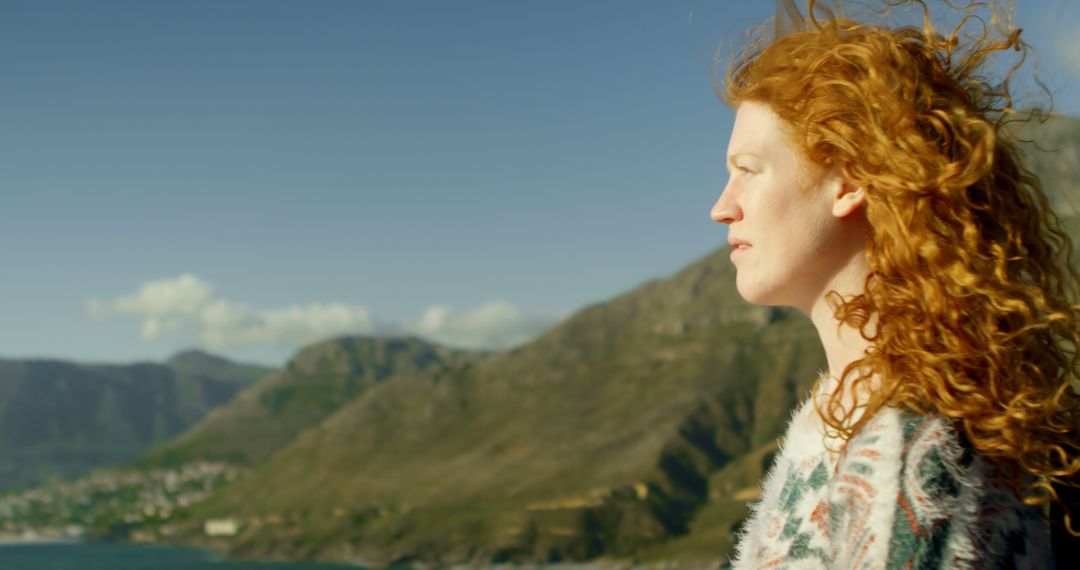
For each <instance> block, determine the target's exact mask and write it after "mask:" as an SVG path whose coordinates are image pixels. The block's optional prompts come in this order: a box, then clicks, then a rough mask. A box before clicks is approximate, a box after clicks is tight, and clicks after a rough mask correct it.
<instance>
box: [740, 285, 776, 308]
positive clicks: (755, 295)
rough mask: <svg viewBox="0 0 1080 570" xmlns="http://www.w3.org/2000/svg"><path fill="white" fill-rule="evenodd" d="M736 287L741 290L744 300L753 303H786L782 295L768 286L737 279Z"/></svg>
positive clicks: (773, 304) (771, 304)
mask: <svg viewBox="0 0 1080 570" xmlns="http://www.w3.org/2000/svg"><path fill="white" fill-rule="evenodd" d="M735 289H736V290H738V291H739V296H740V297H742V298H743V300H744V301H746V302H747V303H750V304H753V305H768V306H776V305H785V304H787V303H784V302H783V300H782V299H780V298H779V297H781V296H780V295H777V292H776V291H774V290H771V289H769V288H767V287H761V286H755V285H751V284H746V283H740V282H739V281H738V280H737V279H736V281H735Z"/></svg>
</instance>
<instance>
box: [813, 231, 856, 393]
mask: <svg viewBox="0 0 1080 570" xmlns="http://www.w3.org/2000/svg"><path fill="white" fill-rule="evenodd" d="M869 274H870V264H869V263H867V261H866V257H865V255H864V254H863V252H862V251H861V249H860V250H859V251H858V252H857V253H856V254H854V255H852V257H851V258H850V259H849V260H848V263H846V264H845V265H844V268H843V269H842V270H841V271H839V272H837V273H836V274H835V276H834V277H833V279H831V280H830V282H829V283H828V286H827V287H826V288H825V289H824V290H823V291H822V292H821V294H820V295H818V296H817V297H816V298H815V300H814V302H813V303H812V305H811V306H810V307H809V308H804V312H805V313H807V315H808V316H809V317H810V320H811V321H813V323H814V328H816V329H817V332H818V337H819V338H820V339H821V345H822V347H824V349H825V359H826V361H827V362H828V365H829V371H828V373H829V376H831V377H832V381H831V382H830V383H829V386H827V387H825V388H824V390H825V392H826V393H831V392H832V390H833V389H835V388H836V382H837V381H838V379H839V378H840V377H841V376H842V375H843V373H844V370H845V369H846V368H847V366H848V365H849V364H851V363H852V362H854V361H856V360H858V359H860V358H862V357H863V356H864V355H865V354H866V351H867V349H869V348H871V347H872V346H873V345H872V344H871V343H870V341H868V340H866V339H865V338H863V336H862V333H861V332H860V331H859V330H858V329H857V328H855V327H852V326H850V325H848V324H846V323H841V322H840V321H839V320H837V318H836V316H835V315H834V313H833V307H831V306H830V304H829V302H828V300H827V298H826V295H827V294H828V293H829V292H831V291H836V292H837V293H839V294H840V295H841V296H842V297H843V298H845V299H847V298H849V297H851V296H853V295H857V294H860V293H862V292H863V291H864V287H865V284H866V277H867V276H868V275H869ZM872 325H873V321H871V326H872ZM871 331H872V329H871ZM847 389H848V387H845V390H847ZM844 400H845V406H847V405H850V403H851V402H852V397H851V395H850V394H848V396H847V397H845V398H844Z"/></svg>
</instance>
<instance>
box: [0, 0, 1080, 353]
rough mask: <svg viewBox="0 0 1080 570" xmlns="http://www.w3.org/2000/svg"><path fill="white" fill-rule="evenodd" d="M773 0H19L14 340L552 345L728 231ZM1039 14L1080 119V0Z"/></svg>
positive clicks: (76, 347)
mask: <svg viewBox="0 0 1080 570" xmlns="http://www.w3.org/2000/svg"><path fill="white" fill-rule="evenodd" d="M771 7H772V3H761V5H758V6H757V7H753V6H748V3H735V2H722V1H720V0H711V1H694V0H682V1H660V0H656V1H652V2H644V1H621V0H610V1H600V0H586V1H545V2H532V3H526V2H505V1H475V0H469V1H465V0H461V1H454V2H436V1H428V2H421V1H400V2H391V1H389V0H387V1H344V0H342V1H308V2H299V1H295V2H283V1H274V0H229V1H184V2H162V1H126V2H120V1H109V0H101V1H96V2H80V1H71V2H60V1H51V0H33V1H30V0H25V1H22V0H20V1H14V0H0V77H3V87H2V88H0V101H2V102H3V105H2V106H0V125H2V128H0V192H2V193H3V204H4V208H3V210H2V212H3V223H2V224H0V239H2V241H3V243H4V244H5V246H4V247H3V248H2V250H0V356H3V357H7V358H26V357H53V358H64V359H73V360H81V361H93V362H129V361H134V360H161V359H164V358H166V357H168V356H169V355H171V354H173V353H174V352H176V351H178V350H180V349H183V348H186V347H191V346H201V347H203V348H205V349H207V350H211V351H213V352H216V353H219V354H223V355H227V356H230V357H233V358H237V359H242V360H249V361H257V362H264V363H268V364H275V365H277V364H281V363H283V362H284V360H285V359H286V358H287V357H288V356H289V355H290V354H292V353H293V351H295V350H296V349H297V348H298V347H300V346H303V345H305V344H307V343H310V342H313V341H315V340H318V339H319V338H323V337H327V336H335V335H338V334H347V333H354V334H394V333H401V332H408V333H414V334H421V335H424V336H426V337H428V338H431V339H433V340H436V341H439V342H444V343H448V344H455V345H459V346H472V347H500V346H507V345H512V344H514V343H520V342H523V341H525V340H527V339H528V338H530V337H532V336H533V335H535V334H536V333H537V332H538V331H540V330H543V329H544V328H546V327H548V326H550V325H551V324H553V323H555V322H557V321H558V320H559V319H560V318H563V317H565V316H566V315H568V314H571V313H572V312H574V311H576V310H578V309H580V308H581V307H583V306H585V305H588V304H592V303H596V302H601V301H603V300H605V299H608V298H610V297H612V296H614V295H617V294H619V293H621V292H623V291H626V290H628V289H630V288H632V287H634V286H636V285H638V284H639V283H641V282H642V281H644V280H646V279H650V278H655V277H663V276H666V275H668V274H670V273H672V272H674V271H676V270H678V269H679V268H680V267H682V266H684V265H685V264H687V263H689V262H691V261H693V260H695V259H697V258H699V257H700V256H702V255H705V254H707V253H708V252H710V251H712V250H713V249H715V248H717V247H719V246H721V245H722V244H723V243H724V239H725V232H724V231H723V228H721V227H720V226H717V225H715V224H713V223H712V222H710V221H709V219H708V210H709V208H710V206H711V205H712V203H713V201H714V200H715V199H716V197H717V195H718V193H719V191H720V189H721V188H722V187H723V183H724V179H725V172H724V166H723V155H724V147H725V144H726V140H727V135H728V130H729V129H730V124H731V120H732V112H731V111H730V110H728V109H726V108H725V107H724V106H723V105H722V104H721V103H720V102H719V101H718V100H717V99H716V98H715V97H714V95H713V93H712V86H711V72H712V62H713V57H714V54H715V51H716V48H717V47H718V46H719V45H720V44H721V42H723V41H731V39H732V38H733V37H735V36H737V35H738V34H741V33H742V32H743V31H744V30H746V29H747V28H748V27H750V26H752V25H754V24H756V23H758V22H759V21H760V20H761V19H762V18H764V17H765V16H767V15H768V14H769V13H770V11H771ZM1017 21H1018V23H1019V25H1020V26H1021V27H1023V28H1025V32H1024V34H1025V36H1026V37H1028V38H1029V41H1030V42H1031V43H1033V44H1034V45H1035V47H1036V49H1037V50H1038V53H1039V55H1040V58H1041V60H1040V76H1041V77H1042V78H1043V80H1044V81H1045V82H1046V83H1047V84H1048V85H1049V86H1050V88H1051V89H1052V90H1053V91H1054V93H1055V97H1056V107H1057V108H1058V109H1059V110H1061V111H1063V112H1067V113H1070V114H1074V115H1075V114H1080V39H1077V37H1076V34H1075V30H1076V29H1080V6H1078V5H1077V4H1076V3H1075V2H1067V1H1065V0H1057V1H1051V0H1048V1H1045V2H1020V3H1018V6H1017ZM1070 44H1071V45H1070Z"/></svg>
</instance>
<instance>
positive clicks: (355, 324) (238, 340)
mask: <svg viewBox="0 0 1080 570" xmlns="http://www.w3.org/2000/svg"><path fill="white" fill-rule="evenodd" d="M213 291H214V289H213V287H212V286H211V285H210V284H208V283H206V282H205V281H202V280H201V279H199V278H198V277H195V276H194V275H190V274H183V275H180V276H179V277H175V278H171V279H159V280H156V281H148V282H146V283H144V284H142V285H141V286H139V288H138V289H137V290H136V291H135V292H134V293H131V294H129V295H123V296H120V297H116V298H114V299H112V300H109V301H102V300H99V299H91V300H90V301H88V302H87V303H86V311H87V313H89V314H90V315H94V316H106V315H115V314H120V315H128V316H133V317H141V318H142V319H143V321H142V325H141V326H140V328H139V338H140V339H142V340H145V341H149V340H154V339H156V338H159V337H161V336H163V335H165V334H167V333H170V332H173V331H175V330H177V329H178V328H179V327H180V325H181V324H185V323H187V324H192V325H194V327H195V335H196V336H197V338H198V341H199V342H200V344H201V345H202V346H204V347H205V348H209V349H226V348H237V347H244V346H257V345H274V346H287V347H294V348H295V347H300V346H303V345H305V344H309V343H312V342H317V341H320V340H323V339H326V338H330V337H334V336H341V335H346V334H371V333H372V332H374V330H375V326H374V320H373V319H372V317H371V314H370V312H369V311H368V309H367V308H366V307H359V306H350V305H345V304H342V303H313V304H310V305H307V306H300V305H292V306H290V307H286V308H284V309H271V310H262V311H260V310H255V309H253V308H251V307H249V306H248V305H245V304H242V303H234V302H232V301H229V300H226V299H221V298H215V297H214V295H213Z"/></svg>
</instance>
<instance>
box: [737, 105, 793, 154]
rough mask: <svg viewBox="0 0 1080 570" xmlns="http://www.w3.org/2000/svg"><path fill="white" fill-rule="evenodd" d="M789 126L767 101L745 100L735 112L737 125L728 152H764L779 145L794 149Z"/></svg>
mask: <svg viewBox="0 0 1080 570" xmlns="http://www.w3.org/2000/svg"><path fill="white" fill-rule="evenodd" d="M787 129H788V126H787V124H786V123H785V122H784V120H783V119H781V118H780V116H779V115H777V114H776V112H774V111H773V110H772V108H771V107H769V106H768V105H766V104H765V103H759V102H757V101H744V102H742V103H740V104H739V108H738V109H737V110H736V112H735V125H734V127H733V128H732V129H731V140H730V141H729V143H728V154H737V153H740V152H750V151H753V152H758V153H760V152H762V151H764V150H768V149H772V148H773V147H775V146H777V145H781V146H784V147H786V150H790V149H792V147H793V145H792V144H791V140H790V138H789V136H788V131H787Z"/></svg>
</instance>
